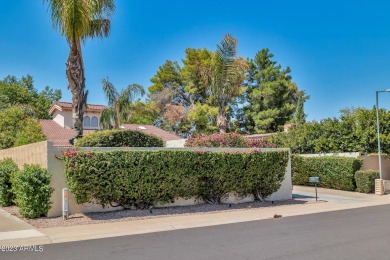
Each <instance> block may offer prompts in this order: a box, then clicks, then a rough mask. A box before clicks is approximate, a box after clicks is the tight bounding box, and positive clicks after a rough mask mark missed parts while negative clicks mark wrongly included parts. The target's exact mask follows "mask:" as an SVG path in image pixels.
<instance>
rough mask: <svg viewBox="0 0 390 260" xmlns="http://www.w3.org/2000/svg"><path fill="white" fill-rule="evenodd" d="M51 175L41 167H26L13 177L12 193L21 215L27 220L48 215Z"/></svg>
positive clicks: (51, 190) (51, 189)
mask: <svg viewBox="0 0 390 260" xmlns="http://www.w3.org/2000/svg"><path fill="white" fill-rule="evenodd" d="M50 178H51V175H50V174H49V173H48V172H47V170H46V169H43V168H41V167H40V166H39V165H27V164H26V165H24V170H22V171H17V172H15V173H14V174H12V176H11V183H12V192H13V194H15V200H14V201H15V204H16V205H17V206H18V207H19V211H20V214H21V215H23V216H25V217H27V218H37V217H41V216H45V215H47V212H48V211H49V209H50V207H51V206H50V204H51V202H50V196H51V193H52V192H53V188H51V187H50V186H49V185H50Z"/></svg>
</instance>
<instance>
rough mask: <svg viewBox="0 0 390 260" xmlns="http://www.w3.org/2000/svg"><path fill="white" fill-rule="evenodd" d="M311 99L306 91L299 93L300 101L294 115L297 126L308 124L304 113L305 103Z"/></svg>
mask: <svg viewBox="0 0 390 260" xmlns="http://www.w3.org/2000/svg"><path fill="white" fill-rule="evenodd" d="M307 99H309V97H308V96H306V95H305V92H304V91H299V92H298V101H297V106H296V108H295V113H294V123H295V124H296V125H297V126H300V125H303V124H304V123H306V114H305V111H304V108H303V106H304V103H305V101H306V100H307Z"/></svg>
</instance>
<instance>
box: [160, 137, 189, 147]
mask: <svg viewBox="0 0 390 260" xmlns="http://www.w3.org/2000/svg"><path fill="white" fill-rule="evenodd" d="M186 140H187V139H179V140H170V141H166V142H165V143H164V146H165V147H167V148H170V147H171V148H183V147H184V144H185V143H186Z"/></svg>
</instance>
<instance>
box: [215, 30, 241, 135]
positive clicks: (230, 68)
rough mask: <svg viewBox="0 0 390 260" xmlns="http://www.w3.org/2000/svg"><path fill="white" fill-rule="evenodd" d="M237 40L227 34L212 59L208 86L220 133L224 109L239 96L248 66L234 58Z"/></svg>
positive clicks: (223, 127)
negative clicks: (216, 108)
mask: <svg viewBox="0 0 390 260" xmlns="http://www.w3.org/2000/svg"><path fill="white" fill-rule="evenodd" d="M236 53H237V40H236V39H235V38H233V37H232V36H231V35H229V34H227V35H226V36H225V37H224V39H223V40H222V42H221V44H220V45H217V50H216V52H215V55H214V58H213V72H212V76H211V77H212V78H211V84H210V91H211V95H212V96H213V98H214V99H215V101H216V103H217V104H218V116H217V126H218V128H219V132H220V133H225V132H226V128H227V113H226V107H227V105H228V104H230V103H232V102H233V101H234V99H235V98H236V97H238V96H240V95H241V94H242V93H243V91H244V88H243V87H242V83H243V82H244V79H245V72H246V71H247V70H248V64H247V62H246V60H245V59H243V58H242V57H236Z"/></svg>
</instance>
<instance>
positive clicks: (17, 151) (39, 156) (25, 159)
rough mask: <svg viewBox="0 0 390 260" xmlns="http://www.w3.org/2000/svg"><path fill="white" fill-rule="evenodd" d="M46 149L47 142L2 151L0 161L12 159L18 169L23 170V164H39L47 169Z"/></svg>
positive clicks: (0, 151)
mask: <svg viewBox="0 0 390 260" xmlns="http://www.w3.org/2000/svg"><path fill="white" fill-rule="evenodd" d="M47 149H48V142H47V141H43V142H39V143H33V144H28V145H23V146H19V147H14V148H10V149H4V150H0V159H4V158H12V160H13V161H14V162H15V163H16V164H17V165H18V167H19V169H23V165H24V164H39V165H40V166H41V167H43V168H47V163H48V158H47V156H48V153H47Z"/></svg>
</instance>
